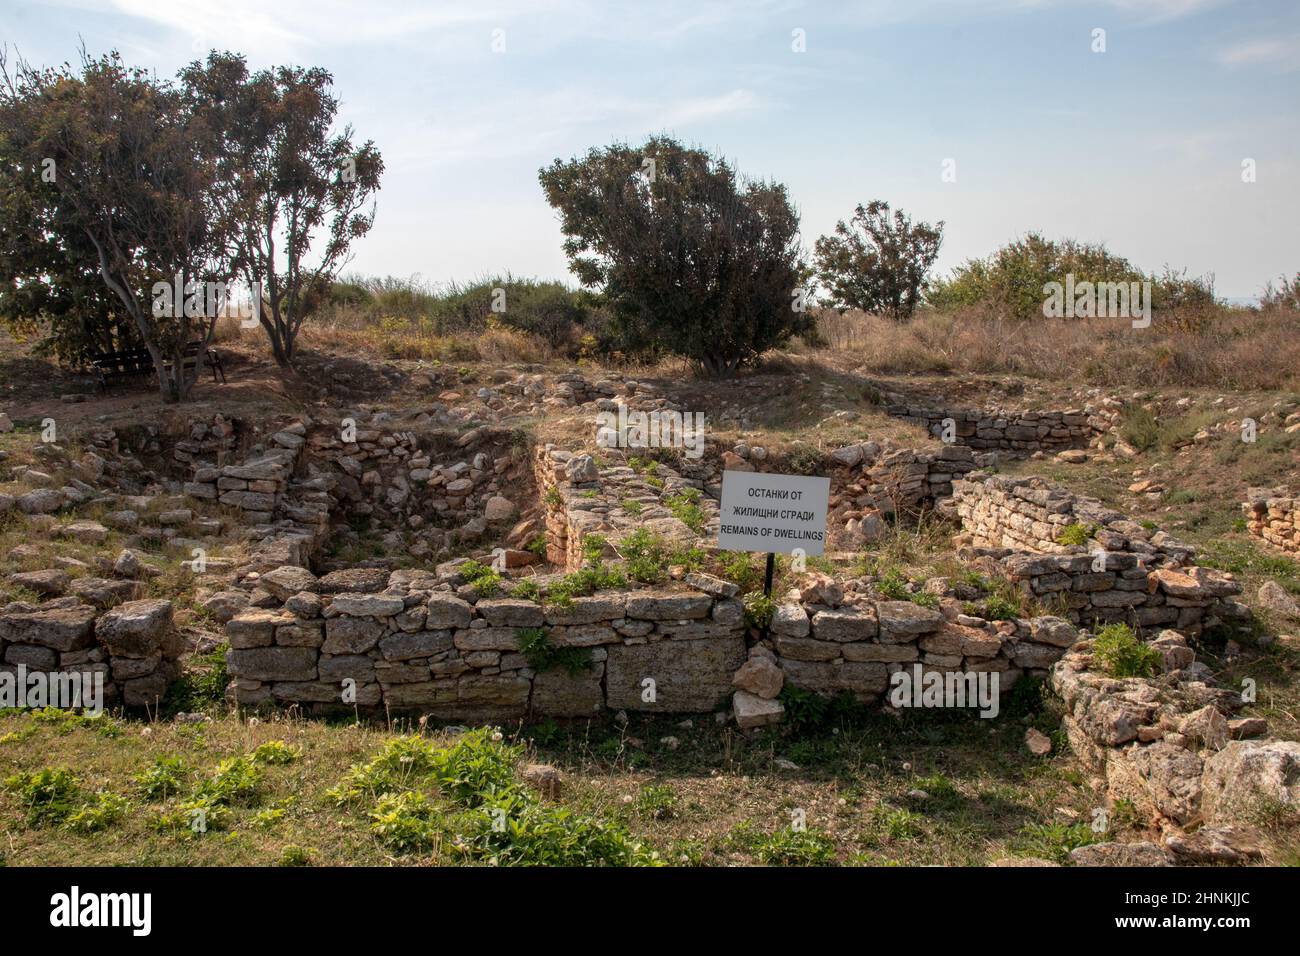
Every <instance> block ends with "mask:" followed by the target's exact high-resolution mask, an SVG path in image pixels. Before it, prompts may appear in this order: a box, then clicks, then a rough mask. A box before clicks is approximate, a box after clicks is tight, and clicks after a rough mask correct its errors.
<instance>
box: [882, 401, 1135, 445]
mask: <svg viewBox="0 0 1300 956" xmlns="http://www.w3.org/2000/svg"><path fill="white" fill-rule="evenodd" d="M891 398H893V399H895V400H894V401H892V402H890V403H889V404H886V405H885V411H886V412H888V413H889V414H890V415H894V416H896V417H898V418H904V419H907V420H908V421H910V422H912V423H914V424H917V425H920V426H921V427H922V428H924V429H926V430H927V431H928V432H929V433H930V434H931V435H934V436H935V437H936V438H942V437H943V435H944V434H945V431H946V430H947V429H948V428H949V427H951V428H952V434H953V436H954V443H955V444H958V445H966V446H968V447H970V448H975V449H979V450H981V451H988V450H999V451H1008V452H1013V453H1015V454H1017V455H1022V456H1023V455H1030V454H1033V453H1034V452H1036V451H1042V452H1049V453H1050V452H1057V451H1062V450H1064V449H1067V448H1086V447H1088V445H1089V444H1090V443H1091V442H1092V440H1093V439H1094V438H1095V437H1096V436H1097V435H1099V434H1101V433H1102V432H1104V431H1105V430H1106V429H1107V428H1109V427H1110V422H1109V420H1107V419H1103V418H1100V417H1098V416H1096V415H1094V414H1092V413H1090V412H1089V411H1087V410H1084V409H1077V408H1073V409H1067V410H1065V411H1029V410H1026V409H994V410H992V411H982V410H978V409H962V408H941V407H934V406H929V405H923V404H918V403H915V402H909V401H907V400H905V399H902V398H901V397H900V396H891ZM949 420H951V422H950V421H949Z"/></svg>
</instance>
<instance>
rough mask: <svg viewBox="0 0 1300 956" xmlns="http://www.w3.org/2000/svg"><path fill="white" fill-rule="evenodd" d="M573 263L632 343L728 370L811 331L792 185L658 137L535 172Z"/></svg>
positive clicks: (595, 151)
mask: <svg viewBox="0 0 1300 956" xmlns="http://www.w3.org/2000/svg"><path fill="white" fill-rule="evenodd" d="M538 178H539V179H540V181H541V184H542V188H543V190H544V191H545V193H546V199H547V201H548V202H549V203H550V204H551V205H552V206H553V207H554V208H555V209H556V210H558V211H559V213H560V222H561V228H562V229H563V231H564V233H565V236H566V239H565V242H564V251H565V254H566V255H567V256H568V258H569V265H570V269H571V270H572V271H573V273H574V274H575V275H576V276H577V277H578V279H579V281H581V282H582V284H583V285H585V286H587V287H589V288H593V289H597V290H600V291H602V292H603V293H604V295H605V296H606V297H607V299H608V301H609V303H610V305H611V307H612V308H613V310H614V314H615V317H616V320H617V322H618V323H619V326H620V330H621V335H622V338H623V341H624V342H625V343H627V344H628V346H629V348H633V349H641V350H653V349H662V350H664V351H667V352H670V353H673V354H676V355H682V356H685V357H687V358H689V359H692V360H694V361H696V362H698V363H699V364H700V365H701V366H703V368H704V369H705V370H706V371H707V372H709V373H710V374H714V375H718V374H730V373H732V372H734V371H735V370H736V369H737V368H738V367H739V366H740V365H741V364H742V363H744V362H747V361H750V360H752V359H754V358H756V357H757V356H758V355H761V354H762V353H763V352H765V351H767V350H768V349H770V348H774V347H777V346H780V345H782V344H784V343H785V342H786V341H788V340H789V339H790V337H791V336H793V335H797V334H800V333H806V332H811V331H812V330H813V320H812V317H811V315H809V314H808V313H807V311H805V310H804V309H803V308H802V306H803V302H804V301H805V297H804V296H803V295H802V294H801V289H800V287H801V285H802V284H803V280H804V277H805V276H804V272H805V270H804V266H803V263H802V260H801V257H800V252H799V245H798V229H799V219H798V216H797V214H796V213H795V211H794V209H793V208H792V207H791V205H790V201H789V198H788V197H787V195H786V190H785V187H784V186H782V185H780V184H778V183H765V182H748V181H741V180H740V178H739V177H738V176H737V174H736V172H735V171H734V170H733V169H732V167H731V166H730V164H728V163H727V162H726V161H725V160H724V159H721V158H719V157H716V156H712V155H710V154H709V153H707V152H705V151H703V150H699V149H691V148H687V147H684V146H682V145H681V144H680V143H678V142H676V141H675V140H672V139H669V138H667V137H662V136H659V137H652V138H651V139H650V140H649V141H647V142H646V144H645V145H644V146H641V147H638V148H633V147H631V146H628V145H626V144H615V145H612V146H609V147H606V148H604V149H592V150H590V151H589V152H588V153H587V155H586V156H585V157H583V158H581V159H572V160H569V161H568V162H564V161H561V160H559V159H557V160H555V162H554V163H552V164H551V165H550V166H549V167H546V168H543V169H542V170H540V171H539V174H538Z"/></svg>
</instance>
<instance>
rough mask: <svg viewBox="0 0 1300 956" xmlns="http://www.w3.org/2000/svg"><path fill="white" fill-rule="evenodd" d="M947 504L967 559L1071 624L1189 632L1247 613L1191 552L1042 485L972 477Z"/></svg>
mask: <svg viewBox="0 0 1300 956" xmlns="http://www.w3.org/2000/svg"><path fill="white" fill-rule="evenodd" d="M953 507H954V509H955V511H956V513H957V515H958V516H959V517H960V518H961V520H962V527H963V534H962V535H961V536H960V537H959V539H958V540H959V543H960V544H963V545H965V546H968V547H969V550H968V552H967V553H968V555H969V556H971V557H975V558H977V559H983V560H984V561H985V562H986V563H987V564H991V566H992V567H993V568H994V569H995V570H996V572H997V573H998V574H1000V575H1001V576H1002V577H1005V578H1006V579H1008V580H1010V581H1012V582H1013V583H1015V584H1017V585H1018V586H1019V587H1021V588H1022V589H1024V590H1025V591H1026V592H1027V593H1028V594H1030V595H1031V596H1033V597H1035V598H1037V599H1039V600H1041V601H1042V602H1043V603H1044V604H1045V605H1047V606H1049V607H1051V608H1052V609H1053V610H1054V611H1055V612H1056V613H1059V614H1062V615H1064V616H1066V617H1069V618H1070V619H1071V620H1072V621H1075V622H1076V623H1080V624H1083V625H1087V626H1092V625H1094V624H1105V623H1110V622H1123V623H1126V624H1129V625H1131V626H1134V627H1136V628H1142V629H1145V628H1151V627H1174V628H1177V629H1179V630H1181V631H1184V632H1186V633H1193V634H1195V633H1200V632H1201V631H1202V630H1203V629H1204V628H1206V627H1213V626H1215V625H1216V624H1219V623H1221V622H1228V621H1234V620H1241V619H1244V618H1245V617H1247V616H1248V615H1249V612H1248V611H1247V609H1246V608H1245V607H1244V606H1243V605H1241V604H1239V603H1237V602H1236V601H1235V600H1234V598H1235V596H1236V595H1238V594H1240V593H1241V586H1240V585H1239V584H1238V583H1237V582H1236V581H1235V580H1234V579H1233V578H1232V576H1231V575H1230V574H1225V573H1223V572H1220V571H1214V570H1211V569H1208V568H1200V567H1197V566H1196V565H1195V558H1196V555H1195V552H1194V551H1193V549H1192V548H1190V547H1188V546H1187V545H1185V544H1183V543H1181V542H1179V541H1178V540H1177V539H1175V538H1174V537H1172V536H1171V535H1168V534H1166V533H1165V532H1163V531H1158V530H1151V529H1148V528H1145V527H1143V526H1142V525H1140V524H1138V523H1137V522H1135V521H1130V520H1129V519H1128V518H1126V517H1125V516H1124V515H1122V514H1120V513H1119V512H1117V511H1114V510H1112V509H1109V508H1106V507H1105V506H1104V505H1102V504H1101V503H1100V502H1097V501H1095V500H1093V499H1090V498H1085V497H1081V496H1077V495H1073V494H1071V493H1070V492H1068V491H1066V490H1065V489H1063V488H1060V487H1057V486H1055V485H1052V484H1050V483H1049V482H1046V481H1043V480H1042V479H1040V478H1010V477H1004V476H997V475H993V476H989V475H982V474H977V475H973V476H971V477H970V478H968V479H967V480H963V481H959V482H957V483H956V484H955V485H954V494H953ZM1067 529H1070V531H1069V532H1067ZM1071 533H1073V534H1074V535H1077V536H1078V537H1077V538H1076V537H1072V536H1071ZM1065 541H1070V542H1072V543H1069V544H1067V543H1064V542H1065ZM1076 541H1077V542H1081V543H1074V542H1076Z"/></svg>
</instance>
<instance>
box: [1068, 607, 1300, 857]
mask: <svg viewBox="0 0 1300 956" xmlns="http://www.w3.org/2000/svg"><path fill="white" fill-rule="evenodd" d="M1092 646H1093V645H1092V640H1091V638H1089V637H1087V636H1086V635H1085V637H1084V638H1083V639H1081V640H1080V641H1079V642H1078V643H1077V644H1075V646H1074V647H1073V648H1072V649H1071V650H1070V652H1069V653H1068V654H1066V655H1065V657H1064V658H1063V659H1062V660H1061V661H1060V662H1059V663H1057V664H1056V665H1055V666H1054V667H1053V668H1052V672H1051V687H1052V689H1053V690H1054V691H1055V692H1056V693H1057V694H1058V695H1059V696H1060V697H1061V699H1062V700H1063V701H1064V704H1065V710H1066V713H1065V715H1064V718H1063V723H1064V727H1065V731H1066V735H1067V739H1068V740H1069V743H1070V747H1071V749H1072V750H1073V751H1074V752H1075V753H1076V755H1078V757H1079V758H1080V760H1081V761H1082V762H1083V763H1084V764H1085V766H1087V767H1088V768H1089V769H1091V770H1093V771H1094V772H1097V773H1099V774H1102V775H1104V777H1105V789H1106V793H1107V796H1108V798H1109V799H1110V800H1111V801H1115V800H1120V799H1123V800H1127V801H1129V802H1130V803H1131V804H1132V805H1133V806H1134V807H1135V808H1136V809H1137V810H1138V812H1140V813H1142V814H1143V815H1144V816H1145V817H1146V818H1147V819H1149V820H1150V821H1152V822H1153V823H1154V824H1155V825H1156V826H1157V827H1158V829H1159V830H1160V832H1161V841H1160V843H1158V844H1156V843H1150V842H1148V843H1139V844H1114V843H1105V844H1098V845H1094V846H1091V847H1083V848H1080V849H1078V850H1075V851H1074V853H1073V854H1072V856H1073V857H1074V862H1076V863H1083V864H1093V865H1106V864H1117V863H1124V862H1130V863H1140V864H1143V865H1170V864H1181V865H1186V864H1197V863H1246V862H1249V861H1251V860H1253V859H1257V858H1258V857H1259V856H1260V855H1261V851H1260V840H1259V834H1258V833H1255V832H1252V831H1251V830H1250V828H1249V827H1246V826H1243V825H1242V823H1241V821H1243V820H1248V819H1251V818H1252V817H1254V816H1255V815H1256V814H1257V813H1258V812H1259V811H1261V810H1264V809H1267V808H1268V807H1270V806H1272V807H1276V806H1279V805H1290V806H1294V805H1296V803H1297V802H1298V801H1300V743H1296V742H1294V741H1281V740H1271V739H1268V738H1267V733H1268V725H1267V722H1266V721H1265V720H1264V719H1262V718H1259V717H1238V716H1237V714H1238V712H1239V711H1240V710H1241V709H1242V707H1243V701H1242V694H1241V692H1240V691H1237V690H1233V689H1230V688H1225V687H1221V686H1218V685H1217V684H1216V682H1215V680H1214V677H1213V673H1212V672H1211V670H1210V669H1209V668H1208V667H1206V666H1205V665H1203V664H1201V663H1199V662H1197V661H1196V660H1195V654H1194V653H1193V651H1192V649H1191V648H1190V647H1189V646H1188V644H1187V641H1186V639H1185V638H1184V636H1183V635H1182V634H1180V633H1178V632H1176V631H1173V630H1165V631H1162V632H1161V633H1160V634H1159V635H1158V636H1157V637H1156V638H1155V639H1154V640H1152V641H1151V646H1152V647H1154V648H1156V649H1157V650H1158V651H1159V652H1160V658H1161V663H1160V669H1161V672H1162V673H1161V674H1160V675H1159V676H1157V677H1154V678H1139V677H1129V678H1122V679H1121V678H1113V677H1111V676H1109V675H1107V674H1106V673H1105V672H1104V671H1103V670H1102V669H1101V668H1100V667H1099V666H1098V664H1097V662H1096V661H1095V659H1094V658H1093V654H1092Z"/></svg>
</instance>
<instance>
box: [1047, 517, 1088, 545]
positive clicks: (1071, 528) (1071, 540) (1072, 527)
mask: <svg viewBox="0 0 1300 956" xmlns="http://www.w3.org/2000/svg"><path fill="white" fill-rule="evenodd" d="M1096 533H1097V527H1096V525H1090V524H1082V523H1081V522H1078V521H1074V522H1071V523H1070V524H1067V525H1066V526H1065V527H1064V528H1062V529H1061V532H1060V534H1058V535H1057V536H1056V543H1057V544H1061V545H1067V546H1070V545H1084V544H1087V543H1088V539H1089V538H1091V537H1092V536H1093V535H1094V534H1096Z"/></svg>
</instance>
